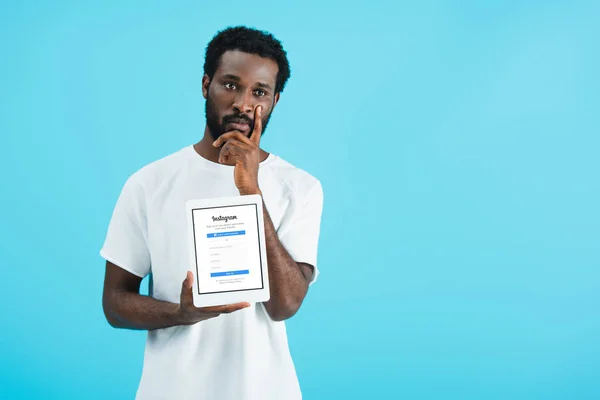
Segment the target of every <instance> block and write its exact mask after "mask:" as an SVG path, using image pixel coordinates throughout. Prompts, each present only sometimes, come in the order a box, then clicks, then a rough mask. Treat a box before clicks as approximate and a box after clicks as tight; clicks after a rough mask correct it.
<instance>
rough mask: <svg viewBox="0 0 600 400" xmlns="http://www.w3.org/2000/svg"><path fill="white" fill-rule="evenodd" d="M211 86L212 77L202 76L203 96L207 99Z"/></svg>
mask: <svg viewBox="0 0 600 400" xmlns="http://www.w3.org/2000/svg"><path fill="white" fill-rule="evenodd" d="M209 86H210V78H209V77H208V75H204V76H203V77H202V96H203V97H204V98H205V99H206V97H207V96H208V87H209Z"/></svg>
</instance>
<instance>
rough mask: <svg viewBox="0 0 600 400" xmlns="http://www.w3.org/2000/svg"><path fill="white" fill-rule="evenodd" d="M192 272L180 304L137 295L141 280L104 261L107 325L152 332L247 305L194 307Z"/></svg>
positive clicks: (190, 323) (198, 320) (104, 302)
mask: <svg viewBox="0 0 600 400" xmlns="http://www.w3.org/2000/svg"><path fill="white" fill-rule="evenodd" d="M192 279H193V278H192V273H191V272H188V273H187V276H186V278H185V280H184V281H183V284H182V287H181V299H180V300H181V301H180V304H176V303H170V302H167V301H161V300H157V299H154V298H152V297H150V296H143V295H141V294H140V292H139V290H140V283H141V282H142V278H140V277H138V276H136V275H134V274H132V273H130V272H128V271H125V270H124V269H122V268H120V267H118V266H116V265H115V264H112V263H111V262H109V261H107V262H106V275H105V278H104V291H103V294H102V307H103V309H104V315H105V316H106V319H107V321H108V323H109V324H110V325H111V326H113V327H115V328H124V329H136V330H153V329H161V328H168V327H171V326H175V325H193V324H195V323H197V322H200V321H204V320H207V319H210V318H214V317H217V316H219V315H220V314H222V313H231V312H234V311H237V310H240V309H242V308H245V307H249V306H250V305H249V304H248V303H239V304H231V305H225V306H216V307H203V308H196V307H194V304H193V295H192V284H193V282H192Z"/></svg>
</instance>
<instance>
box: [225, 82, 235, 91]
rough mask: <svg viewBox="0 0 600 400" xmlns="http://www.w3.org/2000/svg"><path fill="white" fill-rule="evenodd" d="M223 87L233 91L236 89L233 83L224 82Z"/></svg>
mask: <svg viewBox="0 0 600 400" xmlns="http://www.w3.org/2000/svg"><path fill="white" fill-rule="evenodd" d="M225 87H226V88H227V89H229V90H234V89H235V88H236V86H235V83H231V82H226V83H225Z"/></svg>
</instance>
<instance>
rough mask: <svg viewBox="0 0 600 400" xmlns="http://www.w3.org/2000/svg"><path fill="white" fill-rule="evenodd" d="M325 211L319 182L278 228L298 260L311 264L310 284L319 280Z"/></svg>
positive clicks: (283, 239)
mask: <svg viewBox="0 0 600 400" xmlns="http://www.w3.org/2000/svg"><path fill="white" fill-rule="evenodd" d="M322 212H323V188H322V186H321V183H320V182H318V181H317V183H316V184H315V185H314V186H313V187H312V188H311V189H310V190H309V191H308V192H307V194H306V196H305V198H304V199H301V200H300V202H299V203H298V205H297V206H296V207H294V210H293V211H292V215H291V216H290V218H286V219H285V222H282V225H281V226H280V228H279V230H278V236H279V241H280V242H281V244H282V245H283V247H284V248H285V249H286V250H287V252H288V253H289V254H290V256H291V257H292V258H293V259H294V261H296V262H302V263H307V264H310V265H312V266H313V267H314V272H313V276H312V279H311V281H310V284H313V283H314V282H315V281H316V280H317V276H318V275H319V270H318V268H317V249H318V243H319V234H320V230H321V215H322Z"/></svg>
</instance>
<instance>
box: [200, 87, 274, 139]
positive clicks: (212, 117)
mask: <svg viewBox="0 0 600 400" xmlns="http://www.w3.org/2000/svg"><path fill="white" fill-rule="evenodd" d="M271 109H272V108H271ZM204 111H205V113H206V126H207V127H208V130H209V131H210V135H211V136H212V138H213V140H217V139H218V138H219V136H221V135H222V134H224V133H225V132H227V131H225V126H226V125H227V124H228V123H229V122H231V121H239V120H242V121H244V122H246V123H247V124H248V126H249V127H250V135H249V136H248V137H252V132H254V119H250V117H248V116H247V115H246V114H237V113H234V114H228V115H225V116H224V117H223V118H222V119H221V120H219V113H218V112H217V108H216V106H215V103H214V102H213V101H212V99H211V97H210V95H207V96H206V103H205V106H204ZM270 119H271V113H269V114H267V115H263V117H262V127H263V128H262V134H261V137H262V136H263V135H264V134H265V131H266V130H267V125H268V124H269V120H270Z"/></svg>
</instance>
